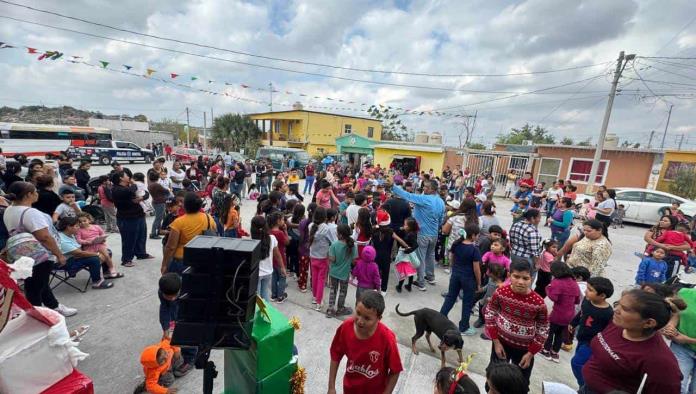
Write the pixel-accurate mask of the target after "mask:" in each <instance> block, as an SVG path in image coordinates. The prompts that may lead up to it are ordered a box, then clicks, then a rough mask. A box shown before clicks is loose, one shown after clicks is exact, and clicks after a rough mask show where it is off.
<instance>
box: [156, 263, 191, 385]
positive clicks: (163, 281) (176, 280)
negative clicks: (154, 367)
mask: <svg viewBox="0 0 696 394" xmlns="http://www.w3.org/2000/svg"><path fill="white" fill-rule="evenodd" d="M180 290H181V276H179V274H177V273H175V272H167V273H166V274H164V275H162V276H161V277H160V279H159V282H158V290H157V296H158V297H159V301H160V306H159V322H160V326H161V327H162V331H163V332H164V335H167V331H168V330H170V329H172V328H173V327H174V324H175V322H176V318H177V315H178V312H179V305H178V304H179V302H178V301H177V297H179V291H180ZM181 356H182V358H183V359H184V362H183V364H181V366H179V368H177V369H176V370H174V376H176V377H181V376H184V375H186V374H187V373H188V372H189V371H190V370H191V369H193V363H194V361H195V359H196V348H193V347H182V348H181Z"/></svg>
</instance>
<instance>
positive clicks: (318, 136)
mask: <svg viewBox="0 0 696 394" xmlns="http://www.w3.org/2000/svg"><path fill="white" fill-rule="evenodd" d="M249 117H250V118H251V119H253V120H255V121H256V124H257V126H258V127H259V128H260V129H261V130H262V131H263V137H262V139H261V145H263V146H269V145H273V146H279V147H288V148H300V149H304V150H306V151H307V152H308V153H309V154H310V155H314V154H317V153H320V154H328V153H336V152H337V151H338V150H337V147H336V139H337V138H339V137H341V136H344V135H349V134H356V135H360V136H363V137H367V138H372V139H376V140H380V139H381V138H382V123H381V122H380V121H378V120H375V119H369V118H361V117H357V116H347V115H337V114H331V113H327V112H315V111H307V110H303V109H298V110H291V111H277V112H264V113H256V114H249Z"/></svg>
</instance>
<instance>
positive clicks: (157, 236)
mask: <svg viewBox="0 0 696 394" xmlns="http://www.w3.org/2000/svg"><path fill="white" fill-rule="evenodd" d="M150 239H162V237H160V236H159V235H151V236H150Z"/></svg>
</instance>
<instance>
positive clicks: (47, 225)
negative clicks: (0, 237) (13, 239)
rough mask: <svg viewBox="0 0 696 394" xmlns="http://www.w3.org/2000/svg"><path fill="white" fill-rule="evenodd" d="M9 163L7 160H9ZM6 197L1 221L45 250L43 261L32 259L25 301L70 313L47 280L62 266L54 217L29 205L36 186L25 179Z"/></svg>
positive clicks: (66, 314)
mask: <svg viewBox="0 0 696 394" xmlns="http://www.w3.org/2000/svg"><path fill="white" fill-rule="evenodd" d="M8 165H9V163H8ZM7 191H8V194H7V195H6V196H5V198H6V199H7V200H9V201H12V205H11V206H9V207H7V208H6V209H5V213H4V214H3V221H4V223H5V227H6V228H7V231H8V232H9V233H10V234H12V233H20V232H29V233H31V234H32V235H33V236H34V238H36V240H37V241H39V243H40V244H41V246H42V247H43V248H44V249H46V251H47V252H48V259H47V260H45V261H34V267H33V270H32V273H31V277H29V278H27V279H25V281H24V293H25V295H26V297H27V300H29V302H31V304H32V305H35V306H42V305H43V306H45V307H47V308H51V309H54V310H55V311H56V312H58V313H60V314H62V315H63V316H72V315H74V314H76V313H77V309H74V308H68V307H67V306H65V305H63V304H60V303H59V302H58V300H57V299H56V297H55V296H54V295H53V291H52V290H51V287H50V286H49V285H48V280H49V278H50V276H51V270H52V269H53V265H54V264H55V263H58V265H61V266H62V265H65V263H66V258H65V256H64V255H63V253H62V252H61V251H60V248H59V247H58V242H57V239H58V237H59V236H58V232H57V231H56V229H55V228H54V227H53V220H52V219H51V217H50V216H48V215H47V214H45V213H43V212H41V211H39V210H38V209H35V208H32V207H31V205H32V204H33V203H35V202H36V201H37V200H38V199H39V194H38V193H37V191H36V187H34V185H32V184H31V183H28V182H23V181H16V182H13V183H12V184H11V185H10V187H9V188H8V190H7Z"/></svg>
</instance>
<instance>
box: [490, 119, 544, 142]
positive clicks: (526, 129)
mask: <svg viewBox="0 0 696 394" xmlns="http://www.w3.org/2000/svg"><path fill="white" fill-rule="evenodd" d="M524 141H532V143H534V144H553V143H555V142H556V139H555V138H554V136H553V135H552V134H551V132H549V131H548V130H546V129H545V128H543V127H541V126H538V125H537V126H534V127H532V126H530V125H529V123H527V124H525V125H524V126H523V127H522V128H519V129H517V128H514V127H513V128H512V129H510V133H508V134H500V135H498V143H499V144H510V145H521V144H523V143H524Z"/></svg>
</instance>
